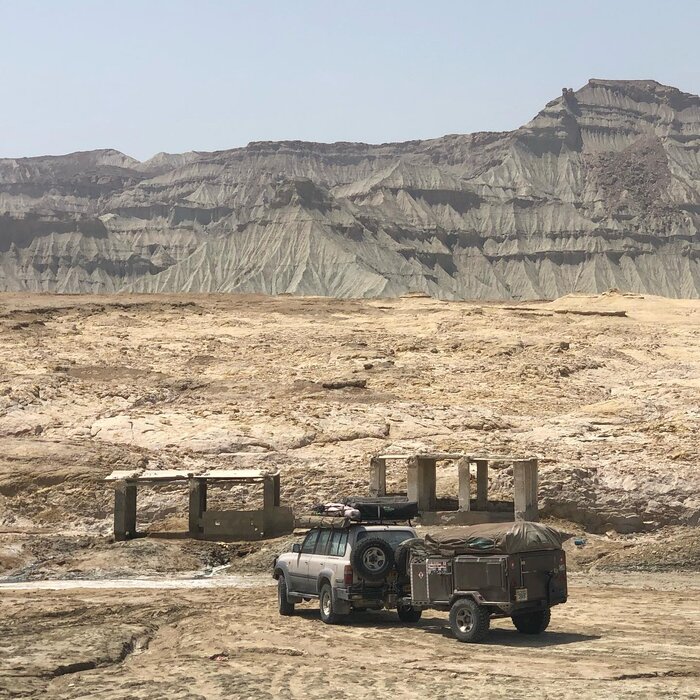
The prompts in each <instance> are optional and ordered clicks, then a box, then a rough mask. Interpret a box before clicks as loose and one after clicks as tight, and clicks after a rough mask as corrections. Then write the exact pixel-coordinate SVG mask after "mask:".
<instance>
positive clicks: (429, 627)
mask: <svg viewBox="0 0 700 700" xmlns="http://www.w3.org/2000/svg"><path fill="white" fill-rule="evenodd" d="M578 579H579V577H576V578H575V579H574V581H573V585H572V587H571V600H570V602H569V603H568V604H566V605H563V606H560V607H558V608H556V609H555V610H554V611H553V622H552V625H551V627H550V629H549V631H548V632H546V633H545V634H544V635H542V636H541V637H539V638H534V639H533V638H527V637H525V636H523V635H520V634H518V633H517V632H516V631H515V629H514V628H513V627H512V625H511V624H510V621H509V620H501V621H497V622H495V623H494V624H493V628H492V632H491V634H490V637H489V639H488V642H487V643H486V644H482V645H463V644H460V643H458V642H457V641H455V640H454V639H453V638H452V637H451V635H450V632H449V629H448V628H447V621H446V615H445V614H443V613H439V612H434V611H427V612H426V613H425V615H424V617H423V619H422V620H421V621H420V623H419V624H417V625H415V626H412V625H408V626H402V625H400V624H399V623H398V621H397V619H396V616H395V615H394V614H392V613H389V612H384V613H362V614H356V615H354V616H353V619H352V621H351V622H348V623H347V624H345V625H341V626H336V627H329V626H327V625H324V624H322V623H321V621H320V620H319V618H318V612H317V610H316V609H315V607H314V606H312V605H307V606H303V608H301V609H300V612H299V613H298V614H297V615H296V616H294V617H292V618H280V617H279V616H278V615H277V612H276V609H275V590H274V588H273V587H271V586H269V585H268V586H265V587H258V588H254V589H240V588H238V589H226V588H215V589H209V590H196V589H195V590H165V591H159V590H152V589H147V590H143V589H142V590H125V591H115V590H106V591H100V590H63V591H56V592H47V591H35V592H26V591H21V592H12V591H3V595H2V598H1V599H0V612H1V613H2V616H1V618H0V659H1V660H0V693H3V692H4V693H7V694H10V695H13V694H16V695H17V696H20V697H21V696H31V695H38V694H40V693H43V694H46V695H47V696H49V697H52V698H54V697H55V698H92V697H101V698H124V697H148V698H212V697H225V696H227V697H236V698H277V697H289V698H307V697H311V696H313V695H318V696H325V697H338V698H350V697H353V698H364V697H376V698H415V697H418V695H419V694H425V696H426V697H443V698H463V697H465V696H470V695H472V694H474V695H475V696H478V697H483V698H502V697H508V698H525V697H537V698H562V699H566V698H604V697H614V698H660V697H674V698H697V697H698V692H699V691H698V688H699V683H700V588H699V586H700V584H699V582H698V579H697V576H694V577H690V576H687V575H686V576H685V577H684V576H681V575H678V574H676V575H674V576H673V577H671V579H672V580H671V579H669V577H664V576H659V575H652V576H645V577H644V579H642V578H641V577H638V576H634V575H630V574H627V575H623V576H618V577H617V578H612V579H604V578H600V577H597V578H596V577H590V576H587V577H586V580H585V581H579V580H578ZM688 587H692V589H691V590H690V591H689V590H688ZM689 593H690V594H691V595H689Z"/></svg>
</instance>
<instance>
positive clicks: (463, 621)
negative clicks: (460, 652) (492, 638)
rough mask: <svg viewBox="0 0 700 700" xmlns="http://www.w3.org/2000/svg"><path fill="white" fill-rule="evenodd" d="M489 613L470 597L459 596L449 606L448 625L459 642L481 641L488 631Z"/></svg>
mask: <svg viewBox="0 0 700 700" xmlns="http://www.w3.org/2000/svg"><path fill="white" fill-rule="evenodd" d="M490 622H491V613H490V612H489V610H488V608H485V607H483V606H482V605H478V604H477V603H475V602H474V601H473V600H472V599H471V598H460V599H459V600H456V601H455V602H454V604H453V605H452V607H451V608H450V627H451V628H452V633H453V634H454V636H455V637H456V638H457V639H458V640H459V641H460V642H481V641H482V640H483V639H484V638H485V637H486V635H487V634H488V631H489V624H490Z"/></svg>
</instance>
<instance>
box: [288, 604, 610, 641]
mask: <svg viewBox="0 0 700 700" xmlns="http://www.w3.org/2000/svg"><path fill="white" fill-rule="evenodd" d="M295 615H298V616H299V617H302V618H305V619H309V620H314V621H316V622H318V623H319V624H323V623H322V622H320V620H319V614H318V609H316V608H297V609H296V612H295ZM342 624H345V625H349V626H352V627H357V628H360V629H362V628H363V627H364V628H371V629H387V630H389V629H397V628H404V629H405V628H406V627H415V628H416V629H417V630H420V631H421V632H426V633H428V634H439V635H441V636H442V637H446V638H448V639H454V635H453V634H452V630H451V629H450V626H449V623H448V622H447V618H446V617H425V616H424V617H422V618H421V619H420V620H419V621H418V622H416V623H415V624H407V623H403V622H400V621H399V620H398V619H397V618H396V614H392V613H390V612H386V611H381V612H374V611H367V612H355V613H352V614H351V615H350V617H349V618H348V619H347V621H346V622H344V623H342ZM596 639H600V635H596V634H578V633H575V632H543V633H542V634H539V635H527V634H521V633H520V632H518V631H517V630H516V629H515V628H513V629H503V628H501V627H493V628H491V630H490V631H489V634H488V637H487V638H486V639H485V640H484V641H483V642H481V643H480V644H481V645H482V646H484V645H486V646H505V647H528V648H534V649H536V648H541V647H551V646H561V645H563V644H576V643H577V642H590V641H594V640H596ZM455 641H456V640H455Z"/></svg>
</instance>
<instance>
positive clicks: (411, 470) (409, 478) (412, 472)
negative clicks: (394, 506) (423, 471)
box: [406, 457, 418, 501]
mask: <svg viewBox="0 0 700 700" xmlns="http://www.w3.org/2000/svg"><path fill="white" fill-rule="evenodd" d="M406 496H407V497H408V500H409V501H417V500H418V460H417V459H416V458H415V457H409V458H408V460H407V461H406Z"/></svg>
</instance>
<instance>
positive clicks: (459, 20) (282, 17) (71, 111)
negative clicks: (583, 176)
mask: <svg viewBox="0 0 700 700" xmlns="http://www.w3.org/2000/svg"><path fill="white" fill-rule="evenodd" d="M699 35H700V0H665V1H662V0H657V1H654V2H652V1H650V0H634V1H630V0H615V1H613V0H586V1H585V2H570V1H567V0H557V1H556V2H554V1H552V0H539V1H536V0H530V1H529V2H523V1H518V0H491V1H490V2H488V1H487V0H478V1H477V0H473V1H472V0H462V1H461V2H460V1H458V0H454V1H449V0H430V1H426V0H422V1H420V2H418V1H413V0H401V1H399V0H395V1H393V2H389V1H382V0H373V1H366V0H353V1H352V2H347V1H345V2H341V1H340V0H308V1H306V2H305V1H304V0H296V1H294V0H284V1H283V0H258V1H257V2H253V1H250V2H246V1H243V0H189V1H188V2H186V1H184V0H118V1H117V0H0V95H1V96H2V97H1V99H0V157H20V156H34V155H44V154H60V153H69V152H73V151H81V150H90V149H95V148H116V149H117V150H120V151H122V152H124V153H127V154H128V155H131V156H133V157H135V158H138V159H139V160H145V159H147V158H149V157H151V156H152V155H154V154H155V153H157V152H159V151H167V152H173V153H179V152H184V151H189V150H200V151H209V150H217V149H224V148H234V147H237V146H244V145H245V144H247V143H248V142H250V141H267V140H282V139H302V140H307V141H364V142H368V143H381V142H386V141H406V140H410V139H420V138H432V137H437V136H442V135H444V134H450V133H469V132H474V131H501V130H507V129H514V128H517V127H518V126H520V125H521V124H524V123H526V122H527V121H529V120H530V119H531V118H532V117H533V116H534V115H535V114H536V113H537V112H538V111H539V110H540V109H542V107H543V106H544V105H545V103H547V102H548V101H550V100H552V99H554V98H555V97H557V96H559V95H560V94H561V89H562V87H572V88H574V89H578V88H579V87H581V86H583V85H584V84H585V83H586V82H587V80H588V79H589V78H610V79H649V78H651V79H655V80H658V81H659V82H662V83H665V84H667V85H673V86H675V87H678V88H679V89H681V90H683V91H685V92H691V93H695V94H700V41H699V40H698V37H699Z"/></svg>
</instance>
